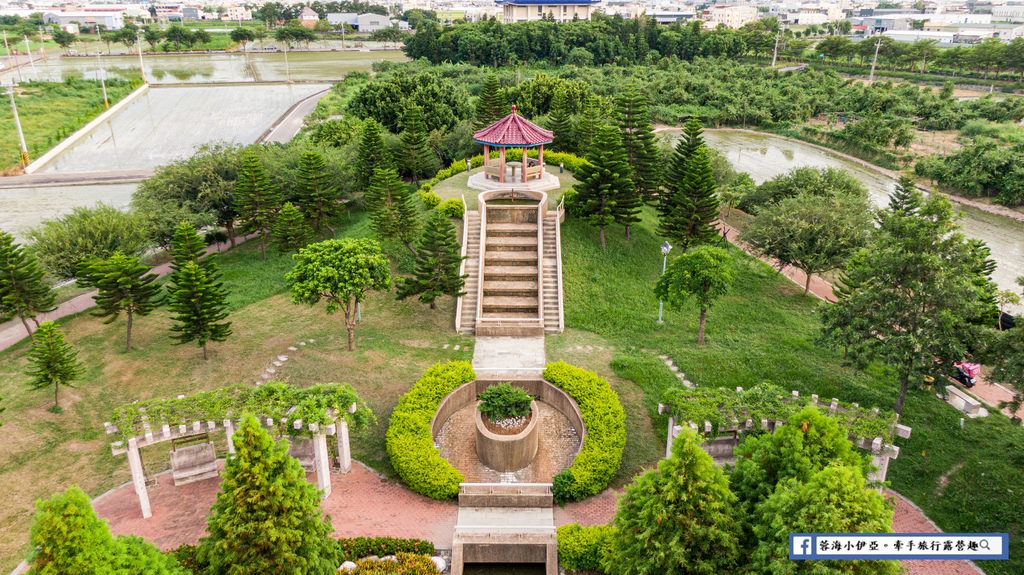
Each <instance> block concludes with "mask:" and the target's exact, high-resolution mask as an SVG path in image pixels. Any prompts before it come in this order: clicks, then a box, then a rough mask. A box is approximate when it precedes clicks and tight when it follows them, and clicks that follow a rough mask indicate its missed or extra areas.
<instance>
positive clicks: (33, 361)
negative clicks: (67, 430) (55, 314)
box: [25, 321, 84, 411]
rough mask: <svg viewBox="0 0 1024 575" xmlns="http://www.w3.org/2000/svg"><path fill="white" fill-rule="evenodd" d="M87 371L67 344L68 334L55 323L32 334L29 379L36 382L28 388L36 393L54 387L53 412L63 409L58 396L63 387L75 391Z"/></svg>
mask: <svg viewBox="0 0 1024 575" xmlns="http://www.w3.org/2000/svg"><path fill="white" fill-rule="evenodd" d="M83 371H84V368H83V367H82V362H80V361H78V351H77V350H76V349H74V347H72V345H71V344H70V343H66V342H65V341H64V333H63V332H62V331H60V329H58V328H57V325H56V324H55V323H53V322H52V321H46V322H43V323H42V324H40V326H39V329H37V330H36V332H35V333H33V334H32V347H30V348H29V349H28V367H26V368H25V375H28V376H29V377H31V378H32V381H29V382H28V385H30V386H32V387H33V388H34V389H43V388H47V387H51V386H52V387H53V410H54V411H57V410H59V409H60V405H59V404H58V403H57V392H58V391H59V390H60V386H62V385H66V386H68V387H74V386H73V385H71V382H72V381H74V380H76V379H78V376H79V375H81V374H82V372H83Z"/></svg>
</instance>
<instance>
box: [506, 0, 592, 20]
mask: <svg viewBox="0 0 1024 575" xmlns="http://www.w3.org/2000/svg"><path fill="white" fill-rule="evenodd" d="M600 2H601V0H497V2H496V3H497V4H499V5H501V6H503V7H504V11H503V14H502V17H503V18H504V22H505V23H506V24H512V23H513V22H532V21H535V20H543V19H544V18H545V17H546V16H548V15H550V16H551V17H553V18H554V19H555V21H556V22H569V21H572V20H573V19H579V20H590V17H591V16H592V15H593V13H594V12H595V11H596V7H597V5H598V4H599V3H600Z"/></svg>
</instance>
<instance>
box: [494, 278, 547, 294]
mask: <svg viewBox="0 0 1024 575" xmlns="http://www.w3.org/2000/svg"><path fill="white" fill-rule="evenodd" d="M499 292H501V293H499ZM520 294H527V295H536V294H537V282H536V281H485V282H484V295H485V296H488V295H520Z"/></svg>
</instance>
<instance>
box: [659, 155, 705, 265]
mask: <svg viewBox="0 0 1024 575" xmlns="http://www.w3.org/2000/svg"><path fill="white" fill-rule="evenodd" d="M685 153H686V142H685V141H684V140H680V141H679V143H678V144H677V145H676V149H675V151H674V152H673V153H672V160H671V162H672V163H671V166H670V179H669V180H668V181H667V182H666V189H665V190H664V192H663V193H662V194H661V196H660V198H661V199H660V201H659V203H658V211H659V212H660V213H661V221H660V224H659V226H658V233H659V234H661V235H662V236H663V237H665V238H668V239H669V240H670V241H674V242H675V243H676V244H677V245H678V246H679V247H681V248H682V250H683V251H684V252H685V251H686V249H687V248H689V247H690V246H694V245H697V244H702V243H711V242H712V241H714V240H717V238H718V232H717V231H716V230H715V228H714V226H713V224H714V222H715V221H716V220H717V219H718V205H719V202H718V197H717V196H716V195H715V180H714V177H713V175H712V171H711V161H710V159H709V158H708V154H707V148H705V147H703V146H701V147H700V148H697V151H695V152H694V153H693V156H692V157H691V158H690V159H689V160H688V161H685V171H684V175H683V178H682V180H681V181H680V180H679V179H678V164H679V162H682V161H683V155H684V154H685Z"/></svg>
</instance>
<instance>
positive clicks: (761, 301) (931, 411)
mask: <svg viewBox="0 0 1024 575" xmlns="http://www.w3.org/2000/svg"><path fill="white" fill-rule="evenodd" d="M653 226H654V213H653V210H651V209H650V208H647V209H645V213H644V221H643V222H642V223H641V224H640V225H638V226H635V227H634V228H633V231H632V236H633V239H632V240H631V241H629V242H627V241H625V239H624V234H623V230H622V228H620V227H613V228H610V229H608V230H607V232H606V234H607V236H608V251H607V252H602V251H601V247H600V244H599V243H598V235H597V230H596V229H595V228H592V227H590V226H587V225H585V224H583V223H581V222H578V221H573V220H568V221H566V223H565V224H564V225H563V227H562V238H563V244H562V246H563V247H562V249H563V262H564V269H563V274H564V275H563V279H564V285H565V319H566V325H567V326H569V327H570V328H572V329H570V330H568V331H567V333H566V334H565V335H562V336H554V337H551V338H550V339H549V344H548V347H549V355H550V356H553V357H552V358H549V359H562V358H563V356H567V357H566V360H567V361H570V359H575V360H576V361H575V363H577V364H579V365H581V366H583V367H588V368H590V369H597V370H598V371H602V369H603V371H604V372H607V371H608V367H607V366H608V365H609V364H608V362H609V361H610V365H611V368H612V369H613V370H614V371H615V373H616V375H617V376H618V378H619V379H618V380H614V379H613V380H612V381H613V385H616V389H617V391H618V392H619V394H620V396H623V397H624V403H627V401H626V399H628V398H630V397H631V396H632V395H633V394H635V389H641V390H643V391H644V392H645V393H646V396H645V397H644V398H643V399H642V401H641V403H642V406H643V407H644V408H646V410H647V413H648V414H649V415H652V417H653V420H654V423H653V427H654V428H655V430H656V431H655V433H654V434H653V435H651V434H648V433H647V432H646V431H645V430H643V426H640V429H641V430H642V431H643V433H637V432H636V429H637V425H639V422H636V423H631V422H632V420H633V419H634V418H635V415H634V416H633V418H628V419H627V424H629V425H630V440H629V442H628V446H627V456H626V457H625V458H624V463H623V465H624V467H629V466H633V465H635V461H633V460H632V459H631V458H630V452H632V453H637V452H642V453H653V452H654V451H655V450H656V448H657V449H664V433H665V426H666V422H665V421H664V418H660V417H658V416H656V415H655V412H654V410H655V407H656V405H657V397H658V395H660V393H661V391H662V390H663V389H665V388H666V387H668V386H670V385H673V384H674V383H675V381H674V380H675V378H674V377H673V376H672V374H671V372H670V371H669V369H668V368H667V367H666V366H664V364H662V363H661V362H660V361H658V360H657V358H656V356H654V355H651V354H642V353H639V352H638V351H632V350H631V349H630V348H631V347H633V346H635V347H637V348H638V349H639V348H641V347H644V348H647V349H648V350H658V351H659V352H660V353H662V354H664V355H667V356H669V357H671V358H672V359H673V360H674V361H675V363H676V365H678V366H679V368H680V370H681V371H683V372H685V373H686V376H687V379H689V380H691V381H693V382H695V383H697V384H698V385H701V386H722V387H726V388H735V387H744V388H749V387H750V386H753V385H756V384H758V383H760V382H763V381H771V382H773V383H775V384H777V385H780V386H781V387H783V388H785V389H787V390H797V391H799V392H800V393H801V394H802V395H808V394H811V393H817V394H818V395H820V396H821V397H824V398H832V397H837V398H839V399H840V400H842V401H847V402H857V403H860V405H862V406H866V407H879V408H881V409H888V410H891V409H892V407H893V405H894V404H895V400H896V395H897V392H898V387H897V385H896V383H894V382H893V381H892V380H890V379H888V378H886V377H885V376H884V375H883V374H882V373H881V370H879V369H872V370H869V372H868V373H860V372H856V371H853V370H851V369H848V368H845V367H843V366H842V365H841V363H842V362H841V359H842V356H841V352H840V353H837V352H835V351H833V350H829V349H826V348H824V347H822V346H820V345H818V344H817V343H816V342H815V337H816V335H817V333H818V330H819V325H820V324H819V322H818V320H817V317H816V309H817V307H818V306H819V305H820V302H819V301H818V300H817V299H815V298H811V297H804V296H803V295H802V293H801V290H800V288H799V287H798V286H796V285H795V284H793V283H792V282H790V281H789V280H788V279H786V278H784V277H782V276H780V275H779V274H778V273H776V272H775V271H774V270H773V269H771V268H770V267H768V266H767V265H765V264H763V263H761V262H759V261H757V260H755V259H753V258H751V257H749V256H746V255H745V254H742V252H740V251H739V250H738V249H736V248H732V250H731V252H732V253H733V254H734V255H735V256H736V257H735V260H734V261H735V269H736V279H735V284H734V288H733V291H732V293H731V294H729V295H728V296H726V297H725V298H723V299H722V300H721V301H720V302H719V303H718V304H717V305H716V306H715V307H714V308H712V309H711V311H709V312H708V322H707V333H706V342H707V344H706V345H704V346H702V347H698V346H697V345H696V339H697V335H696V333H697V318H698V310H697V309H696V308H695V307H692V308H689V309H684V310H682V311H678V312H677V311H673V310H669V309H667V308H666V310H665V323H664V324H662V325H659V324H658V323H657V321H656V320H657V314H658V301H657V300H656V299H655V298H654V296H653V294H652V289H653V285H654V283H655V282H656V281H657V278H658V276H659V274H660V273H661V263H662V261H661V260H662V258H661V252H660V251H659V249H658V245H659V244H660V243H661V241H662V238H659V237H657V236H655V235H654V233H652V231H651V230H652V229H653ZM672 255H673V256H675V255H678V252H677V251H674V252H673V254H672ZM587 338H589V345H592V346H596V345H603V346H606V347H605V349H606V350H607V349H608V347H614V348H615V351H614V352H611V353H608V352H597V351H591V352H586V351H577V350H576V349H575V348H576V345H581V344H580V343H576V342H574V341H573V340H574V339H577V340H582V341H588V340H587ZM584 349H585V344H584ZM595 350H596V347H595ZM588 358H590V359H588ZM602 366H604V367H602ZM626 378H629V380H631V381H630V383H631V384H632V386H625V385H623V384H622V383H618V384H616V381H619V382H621V381H625V380H626ZM631 401H632V400H631ZM631 409H632V410H633V411H635V409H636V407H633V408H630V407H629V406H628V405H627V413H630V412H631ZM959 422H960V413H959V412H958V411H956V410H954V409H953V408H952V407H950V406H949V405H947V404H945V402H943V401H942V400H940V399H937V398H936V397H935V396H934V395H933V394H931V393H930V392H928V391H925V390H918V391H912V392H910V394H909V396H908V398H907V402H906V406H905V409H904V415H903V423H904V424H906V425H909V426H910V427H912V428H913V433H912V435H911V438H910V439H909V440H905V439H898V440H897V441H896V443H897V445H898V446H900V448H901V453H900V456H899V458H898V459H896V460H895V461H893V462H892V463H891V464H890V467H889V475H888V478H889V480H890V481H891V483H892V487H893V489H895V490H896V491H898V492H900V493H902V494H904V495H906V496H907V497H909V498H910V499H912V500H913V501H914V502H915V503H916V504H917V505H919V506H920V507H922V508H923V509H924V510H925V512H926V513H927V514H928V516H929V517H930V518H931V519H932V520H934V521H935V522H936V523H937V524H938V525H939V526H940V527H941V528H942V529H943V530H945V531H948V532H1009V533H1010V546H1011V548H1010V560H1009V561H988V562H983V563H984V565H983V566H982V567H983V568H984V569H985V571H986V572H987V573H989V574H990V575H991V574H997V573H1000V574H1007V575H1009V574H1020V573H1022V572H1024V540H1022V536H1024V530H1022V528H1021V527H1022V526H1021V522H1022V520H1024V512H1022V509H1024V502H1022V499H1024V428H1022V427H1020V426H1014V425H1011V424H1010V422H1009V420H1008V419H1007V418H1006V417H1003V416H1002V415H1001V414H993V415H991V416H989V417H987V418H979V419H974V420H968V421H967V423H966V425H965V427H964V430H963V431H961V430H960V425H959ZM648 442H649V443H650V445H642V444H643V443H648Z"/></svg>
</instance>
